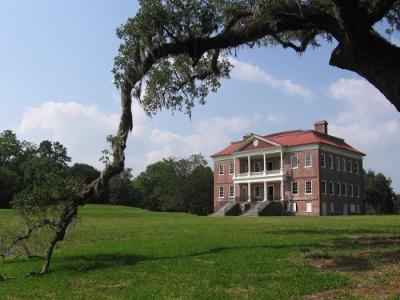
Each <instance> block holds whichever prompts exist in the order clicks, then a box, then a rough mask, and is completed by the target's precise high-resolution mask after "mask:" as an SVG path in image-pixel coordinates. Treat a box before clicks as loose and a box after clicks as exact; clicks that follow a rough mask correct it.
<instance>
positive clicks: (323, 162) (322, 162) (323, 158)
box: [321, 153, 326, 168]
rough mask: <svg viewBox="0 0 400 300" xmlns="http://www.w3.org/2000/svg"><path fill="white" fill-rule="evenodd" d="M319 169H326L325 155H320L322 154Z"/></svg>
mask: <svg viewBox="0 0 400 300" xmlns="http://www.w3.org/2000/svg"><path fill="white" fill-rule="evenodd" d="M321 167H323V168H325V167H326V162H325V153H322V154H321Z"/></svg>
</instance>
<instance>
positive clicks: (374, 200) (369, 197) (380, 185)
mask: <svg viewBox="0 0 400 300" xmlns="http://www.w3.org/2000/svg"><path fill="white" fill-rule="evenodd" d="M364 191H365V205H366V210H367V212H368V213H377V214H393V213H397V210H398V203H397V195H396V194H395V192H394V191H393V188H392V180H391V179H390V178H388V177H386V176H385V175H383V174H382V173H377V174H376V173H375V172H374V171H372V170H368V172H365V173H364Z"/></svg>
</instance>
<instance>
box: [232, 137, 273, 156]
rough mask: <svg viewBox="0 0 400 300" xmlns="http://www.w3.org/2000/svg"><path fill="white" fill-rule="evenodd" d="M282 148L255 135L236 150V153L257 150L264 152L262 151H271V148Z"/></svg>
mask: <svg viewBox="0 0 400 300" xmlns="http://www.w3.org/2000/svg"><path fill="white" fill-rule="evenodd" d="M276 147H280V145H278V144H276V143H274V142H271V141H268V140H266V139H263V138H261V137H258V136H256V135H253V136H252V137H250V138H248V139H247V140H246V141H243V143H242V144H241V145H240V146H239V147H238V148H237V149H236V150H235V152H247V151H255V150H262V149H269V148H276Z"/></svg>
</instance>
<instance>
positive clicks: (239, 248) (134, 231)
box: [0, 205, 400, 299]
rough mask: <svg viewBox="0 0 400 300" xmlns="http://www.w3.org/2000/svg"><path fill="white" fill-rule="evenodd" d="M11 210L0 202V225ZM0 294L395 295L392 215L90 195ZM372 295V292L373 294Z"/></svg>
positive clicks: (398, 269)
mask: <svg viewBox="0 0 400 300" xmlns="http://www.w3.org/2000/svg"><path fill="white" fill-rule="evenodd" d="M11 214H12V211H6V210H0V230H1V228H2V227H3V228H4V227H5V226H6V224H8V220H9V219H10V218H11ZM40 264H41V261H27V260H18V261H16V260H14V261H7V262H3V263H1V262H0V273H1V274H6V275H7V276H13V277H15V279H11V280H8V281H5V282H0V299H27V298H29V299H226V298H235V299H298V298H309V299H320V298H340V299H342V298H346V299H348V298H350V299H355V298H360V297H367V298H368V297H370V298H371V299H373V298H375V297H376V295H379V297H380V298H384V297H388V298H390V299H400V217H396V216H354V217H351V216H345V217H259V218H253V217H247V218H246V217H221V218H216V217H197V216H192V215H188V214H175V213H154V212H148V211H143V210H140V209H134V208H126V207H117V206H94V205H90V206H87V207H85V208H83V209H82V210H81V211H80V218H79V220H78V222H77V224H76V226H74V227H73V228H72V230H70V232H69V233H68V236H67V239H66V241H65V242H63V243H62V244H60V247H59V248H58V249H57V250H56V252H55V256H54V260H53V265H52V272H51V273H50V274H48V275H46V276H43V277H25V274H26V273H28V272H30V271H32V270H38V269H39V268H40ZM374 295H375V296H374Z"/></svg>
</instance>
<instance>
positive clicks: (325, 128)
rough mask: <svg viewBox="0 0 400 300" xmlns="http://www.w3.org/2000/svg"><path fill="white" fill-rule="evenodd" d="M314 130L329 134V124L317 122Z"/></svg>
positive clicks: (323, 121)
mask: <svg viewBox="0 0 400 300" xmlns="http://www.w3.org/2000/svg"><path fill="white" fill-rule="evenodd" d="M314 130H315V131H318V132H321V133H323V134H328V122H327V121H325V120H322V121H318V122H315V124H314Z"/></svg>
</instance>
